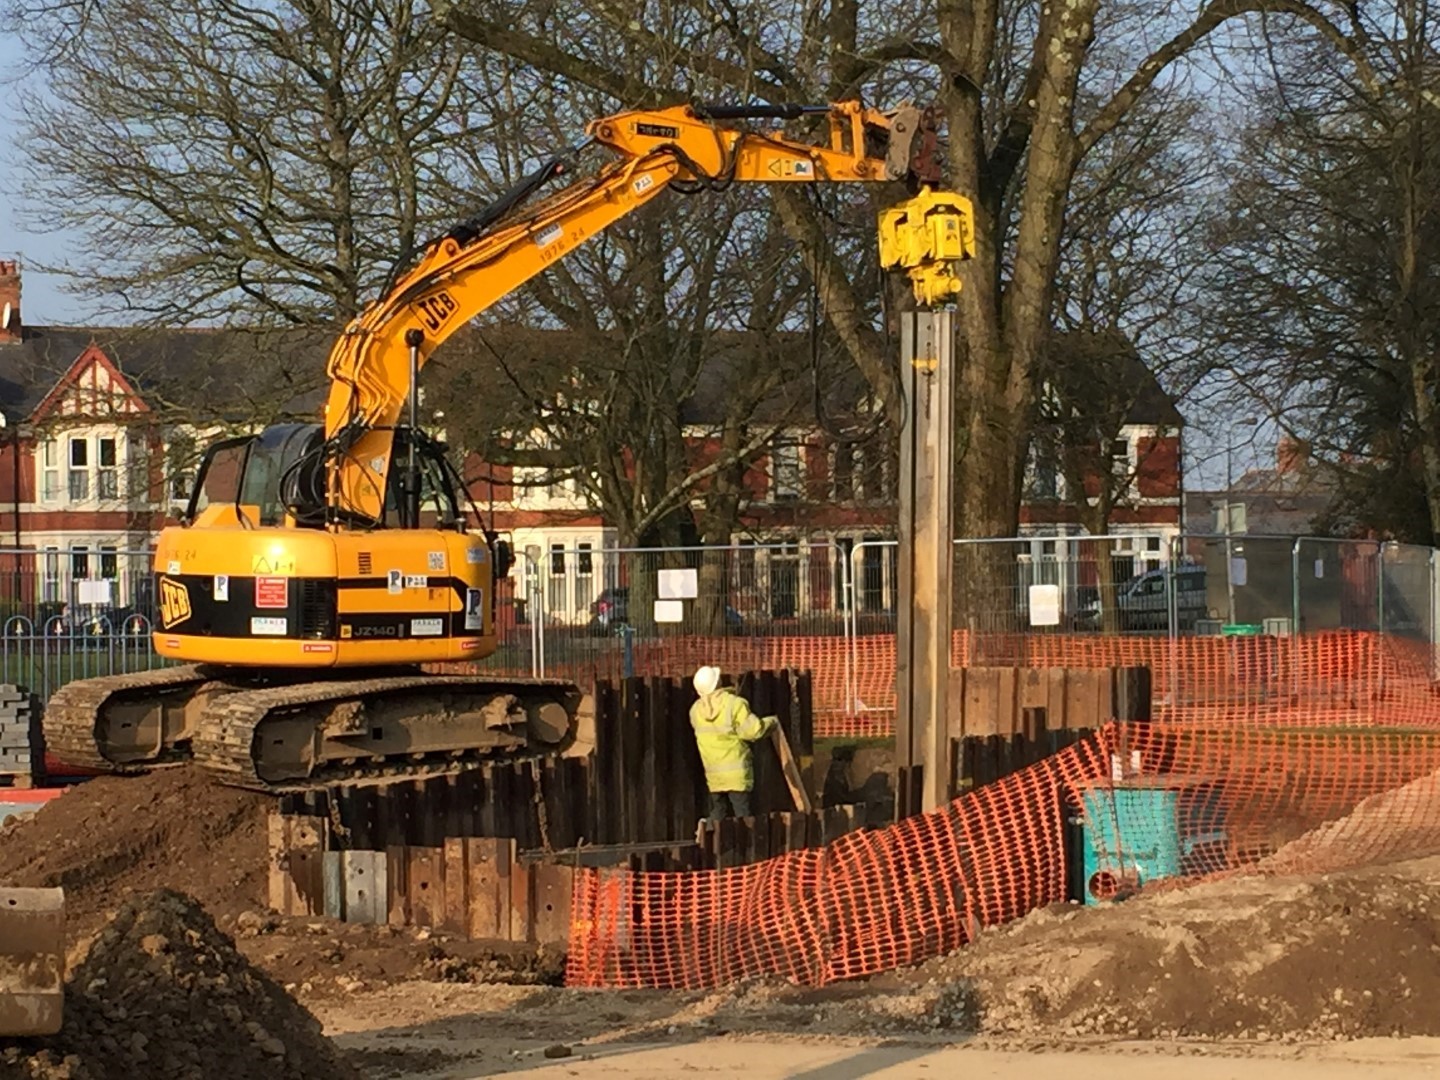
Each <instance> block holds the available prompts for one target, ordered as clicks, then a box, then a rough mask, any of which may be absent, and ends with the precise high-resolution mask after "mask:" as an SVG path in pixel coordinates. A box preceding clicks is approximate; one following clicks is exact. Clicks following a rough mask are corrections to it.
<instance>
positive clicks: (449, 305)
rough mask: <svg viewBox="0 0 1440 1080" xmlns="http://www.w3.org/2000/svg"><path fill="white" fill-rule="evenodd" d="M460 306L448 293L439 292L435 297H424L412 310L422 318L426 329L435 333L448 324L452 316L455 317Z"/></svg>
mask: <svg viewBox="0 0 1440 1080" xmlns="http://www.w3.org/2000/svg"><path fill="white" fill-rule="evenodd" d="M459 307H460V305H459V304H457V303H456V302H455V299H454V297H452V296H451V295H450V294H449V293H447V292H438V293H436V294H435V295H434V296H426V297H422V298H421V299H420V300H418V301H416V302H415V303H414V304H412V305H411V309H412V310H413V311H414V312H415V313H416V314H417V315H419V316H420V321H421V322H423V323H424V324H425V329H427V330H429V331H430V332H431V333H434V332H435V331H436V330H439V329H440V328H441V327H442V326H444V325H445V324H446V323H447V322H449V321H450V316H451V315H454V314H455V312H456V311H457V310H458V309H459Z"/></svg>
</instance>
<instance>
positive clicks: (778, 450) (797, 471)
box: [770, 441, 805, 503]
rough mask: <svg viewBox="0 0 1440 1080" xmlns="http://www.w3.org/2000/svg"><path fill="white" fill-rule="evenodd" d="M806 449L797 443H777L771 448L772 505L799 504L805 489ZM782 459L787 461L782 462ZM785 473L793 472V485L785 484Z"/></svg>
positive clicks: (786, 478)
mask: <svg viewBox="0 0 1440 1080" xmlns="http://www.w3.org/2000/svg"><path fill="white" fill-rule="evenodd" d="M803 450H804V448H803V447H802V446H801V445H800V444H799V443H797V442H784V441H781V442H776V443H775V445H774V446H772V447H771V448H770V501H771V502H772V503H782V502H783V503H792V502H799V501H800V499H801V496H802V494H803V493H804V487H805V454H804V452H803ZM782 457H783V458H784V459H785V460H783V461H782ZM782 470H783V472H785V473H788V472H790V471H791V470H793V472H794V480H793V483H785V481H786V480H788V479H789V478H788V477H785V476H783V474H782Z"/></svg>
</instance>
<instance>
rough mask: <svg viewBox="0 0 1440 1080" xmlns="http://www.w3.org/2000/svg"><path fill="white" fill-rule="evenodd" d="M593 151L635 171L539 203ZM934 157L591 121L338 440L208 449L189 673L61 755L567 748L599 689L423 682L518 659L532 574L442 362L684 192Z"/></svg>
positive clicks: (59, 716) (193, 513) (60, 738)
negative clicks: (468, 453)
mask: <svg viewBox="0 0 1440 1080" xmlns="http://www.w3.org/2000/svg"><path fill="white" fill-rule="evenodd" d="M807 114H816V115H817V117H819V116H823V117H825V118H826V119H827V120H828V124H829V138H828V140H827V142H826V143H824V144H821V145H811V144H808V143H805V142H801V141H795V140H792V139H788V138H786V137H784V136H783V135H781V134H780V133H779V131H778V130H776V131H770V132H758V131H753V130H749V129H748V128H741V127H737V126H735V125H734V124H733V123H732V122H733V121H740V120H772V121H778V120H786V119H795V118H799V117H801V116H805V115H807ZM590 143H598V144H600V145H601V146H603V147H606V148H607V149H608V150H610V151H613V153H614V154H615V155H617V158H618V159H617V160H611V161H609V162H608V163H606V164H605V165H604V166H602V167H601V168H599V169H598V170H596V171H595V172H594V173H593V174H592V175H589V176H585V177H582V178H581V179H577V180H575V181H573V182H571V183H569V184H568V186H566V187H564V188H562V189H561V190H559V191H558V192H557V193H555V194H554V195H552V196H550V197H548V198H546V199H543V200H541V201H539V202H537V203H535V204H534V205H527V203H528V201H529V200H530V198H531V197H532V196H533V195H535V194H536V192H537V191H538V190H539V189H540V188H541V187H542V186H543V185H544V184H546V183H547V182H548V181H550V180H551V179H553V178H554V177H556V176H559V175H561V174H566V173H568V172H569V170H570V166H571V162H572V161H573V160H574V158H575V156H576V154H577V153H578V151H579V150H580V149H582V148H583V147H584V146H586V145H588V144H590ZM933 149H934V135H933V127H932V126H931V125H930V124H929V122H928V120H927V119H926V114H924V113H922V112H921V111H920V110H919V109H917V108H914V107H911V106H907V107H904V108H901V109H898V110H895V111H891V112H880V111H876V110H873V109H867V108H864V107H863V106H861V105H860V104H859V103H858V102H841V103H838V104H832V105H823V106H765V107H726V106H722V107H701V106H676V107H673V108H667V109H659V110H653V111H643V112H627V113H621V114H619V115H616V116H610V117H606V118H604V119H600V120H596V121H593V122H591V123H590V124H589V125H588V127H587V139H586V140H585V142H583V143H581V144H579V146H576V147H572V148H570V149H569V150H567V152H566V153H565V154H563V155H561V156H559V157H556V158H555V159H553V160H551V161H549V162H547V163H546V164H544V165H543V166H542V167H541V168H540V169H538V170H537V171H536V172H535V173H533V174H531V176H529V177H527V178H526V179H525V180H524V181H522V182H521V183H520V184H518V185H517V186H516V187H515V188H514V189H512V190H511V191H509V192H507V193H506V194H505V195H504V196H502V197H501V198H500V199H498V200H497V201H496V202H494V203H493V204H491V205H490V206H489V207H487V208H486V209H484V210H483V211H482V212H480V213H479V214H478V215H476V216H475V217H473V218H471V219H469V220H467V221H464V222H462V223H460V224H459V225H457V226H455V227H454V228H453V229H451V230H450V232H449V233H448V234H446V235H445V236H442V237H440V238H439V239H437V240H435V241H434V242H432V243H430V244H429V245H428V246H427V247H426V248H425V250H424V251H423V252H422V253H421V254H420V255H419V256H418V258H417V259H416V260H415V261H414V263H413V264H412V265H411V266H410V267H409V268H408V269H407V270H405V271H404V272H403V273H402V274H400V275H399V276H398V278H397V279H396V280H395V281H394V283H393V285H392V286H391V287H389V288H388V289H386V290H385V292H384V295H383V296H381V297H380V298H379V299H378V300H377V301H375V302H374V303H373V304H371V305H370V306H369V307H368V308H367V309H366V310H365V311H364V312H363V313H362V314H360V315H359V316H358V317H357V318H356V319H355V320H354V321H353V322H352V323H351V324H350V325H349V326H347V327H346V328H345V330H344V332H343V334H342V335H341V336H340V338H339V340H338V341H337V342H336V344H335V346H334V348H333V350H332V352H331V355H330V360H329V365H328V369H327V370H328V374H329V377H330V380H331V384H330V393H329V399H328V402H327V404H326V408H325V414H324V423H323V424H286V425H279V426H275V427H271V428H268V429H266V430H264V431H262V432H260V433H259V434H257V435H253V436H247V437H244V438H236V439H229V440H226V441H222V442H219V443H216V444H214V445H212V446H210V447H209V448H208V450H207V451H206V453H205V455H204V457H203V459H202V462H201V464H200V468H199V471H198V477H197V480H196V484H195V489H194V493H193V494H192V496H191V499H190V503H189V507H188V509H187V511H186V513H185V514H184V516H183V519H182V523H181V524H179V525H176V526H172V527H169V528H166V529H165V530H164V531H163V532H162V533H161V535H160V539H159V543H158V546H157V551H156V554H155V563H154V572H155V575H156V579H157V580H156V589H155V594H156V597H157V601H158V607H159V611H158V617H157V623H156V627H155V633H154V647H155V650H156V652H158V653H159V654H160V655H161V656H164V657H166V658H168V659H171V660H179V661H185V663H183V664H180V665H176V666H170V667H165V668H160V669H156V670H152V671H145V672H138V673H133V674H126V675H116V676H109V677H103V678H96V679H87V680H81V681H78V682H73V683H70V684H68V685H67V686H64V687H63V688H61V689H60V690H59V691H58V692H57V693H56V694H55V695H54V696H53V697H52V698H51V700H50V702H49V704H48V707H47V709H46V715H45V729H46V737H47V740H48V743H49V746H50V748H51V749H52V750H53V751H54V752H55V753H56V754H57V755H58V756H59V757H60V758H61V759H62V760H65V761H68V762H71V763H73V764H77V765H82V766H88V767H91V768H97V769H101V770H107V771H119V772H125V771H143V770H144V769H146V768H149V767H151V766H154V765H158V764H164V763H170V762H177V761H183V760H187V759H191V758H193V759H194V760H195V761H197V762H199V763H200V764H202V765H203V766H204V767H206V768H208V769H210V770H212V771H213V772H214V773H216V774H217V775H218V776H219V778H220V779H222V780H225V781H227V782H230V783H234V784H239V785H243V786H249V787H257V788H260V789H262V790H275V789H282V790H283V789H291V788H295V787H303V786H306V785H308V784H312V783H320V782H329V781H332V780H336V779H350V778H353V777H357V776H361V775H366V774H374V773H385V772H394V771H406V772H408V771H424V770H428V769H434V768H437V767H448V766H449V765H450V764H451V763H453V762H454V761H455V760H456V759H458V758H464V757H471V756H475V755H482V754H493V755H534V754H543V753H558V752H562V751H563V750H564V749H566V748H567V747H568V746H569V745H571V744H572V743H573V740H574V739H575V735H576V732H577V729H578V726H579V724H580V723H581V719H582V716H583V713H584V710H585V708H586V703H585V699H584V696H583V695H582V693H581V691H580V690H579V688H578V687H576V686H574V685H572V684H569V683H565V682H560V681H553V680H524V679H512V678H507V677H501V676H491V675H484V674H445V675H440V674H431V673H428V672H427V671H425V670H424V669H423V668H422V665H425V664H431V663H435V662H444V661H473V660H479V659H481V658H483V657H486V656H489V655H490V654H491V653H493V652H494V651H495V649H496V642H497V637H496V627H495V616H496V609H495V583H496V581H497V580H500V579H502V578H503V577H504V576H505V575H506V574H507V573H508V571H509V564H510V556H509V551H508V547H507V545H505V544H504V543H502V542H500V541H498V540H497V538H496V537H495V536H494V535H493V534H492V533H490V532H488V531H487V530H485V529H484V527H483V525H481V526H480V528H479V531H478V534H477V533H472V532H470V531H468V530H467V518H466V514H465V512H464V510H463V509H462V500H464V499H465V493H464V491H463V490H462V485H461V484H459V483H458V482H457V480H458V478H457V475H456V472H455V470H454V469H453V467H451V466H450V465H449V464H448V462H447V461H446V459H445V456H444V452H443V450H444V448H443V447H441V446H439V445H438V444H437V443H435V442H434V441H433V440H432V439H431V438H430V437H428V436H427V435H426V433H425V432H424V431H423V430H422V429H421V428H420V426H419V425H418V423H417V422H416V401H415V393H416V384H417V380H418V377H419V373H420V370H421V368H422V367H423V366H424V364H425V362H426V360H427V358H428V357H429V356H430V355H431V354H432V352H433V351H434V350H435V349H436V348H437V347H438V346H439V345H441V343H443V342H444V341H445V340H446V338H448V337H449V336H450V335H451V334H452V333H454V332H455V331H456V330H458V329H459V328H460V327H462V326H464V325H465V324H466V323H467V322H469V321H470V320H471V319H472V318H473V317H475V316H476V315H478V314H479V313H480V312H483V311H484V310H485V309H487V308H489V307H490V306H491V305H493V304H494V303H495V302H496V301H498V300H499V299H501V298H502V297H504V296H505V295H506V294H508V293H510V292H512V291H513V290H515V289H516V288H518V287H519V286H520V285H521V284H522V283H524V282H525V281H527V280H528V279H530V278H531V277H533V276H534V275H536V274H538V273H540V272H541V271H542V270H544V269H545V268H546V267H547V266H548V265H550V264H551V263H553V262H555V261H556V260H557V259H560V258H561V257H563V256H565V255H566V254H567V253H569V252H571V251H573V250H575V248H577V247H578V246H579V245H580V244H582V243H584V242H585V241H586V240H588V239H590V238H591V237H593V236H595V235H596V234H597V233H599V232H600V231H602V230H603V229H605V228H606V227H607V226H609V225H611V224H612V223H613V222H615V221H617V220H619V219H620V218H622V217H624V216H625V215H627V214H629V213H631V212H632V211H634V210H636V209H638V208H639V207H641V206H643V205H645V204H646V203H648V202H649V201H650V200H652V199H654V198H655V197H656V196H658V195H659V194H660V193H661V192H662V191H664V190H666V189H667V188H674V189H676V190H678V191H682V192H687V193H688V192H692V191H698V190H704V189H706V188H710V187H716V186H720V185H724V184H728V183H730V182H732V181H741V182H757V183H847V182H882V181H907V182H908V183H909V184H910V185H911V188H912V190H914V188H915V187H916V186H917V185H918V184H928V183H934V182H935V181H936V180H937V179H938V178H937V177H936V176H935V175H934V168H935V166H934V163H933V157H932V154H933ZM407 403H408V414H409V415H408V422H407V418H406V417H405V415H404V414H405V413H406V411H407ZM476 520H477V523H478V515H477V519H476Z"/></svg>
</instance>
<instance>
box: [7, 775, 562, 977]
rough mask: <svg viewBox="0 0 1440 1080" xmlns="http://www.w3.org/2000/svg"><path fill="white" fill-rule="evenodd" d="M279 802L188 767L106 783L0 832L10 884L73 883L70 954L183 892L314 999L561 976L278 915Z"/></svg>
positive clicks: (431, 941) (555, 959)
mask: <svg viewBox="0 0 1440 1080" xmlns="http://www.w3.org/2000/svg"><path fill="white" fill-rule="evenodd" d="M274 805H275V800H274V798H272V797H270V796H267V795H265V794H263V793H261V792H253V791H244V790H241V789H238V788H233V787H227V786H226V785H224V784H220V783H217V782H215V781H214V780H212V779H211V778H210V777H209V776H208V775H207V774H206V773H205V772H204V771H203V770H201V769H200V768H198V767H196V766H190V765H176V766H171V767H166V768H162V769H156V770H154V771H153V772H149V773H145V774H142V775H139V776H102V777H97V778H95V779H93V780H87V781H85V782H84V783H82V784H79V785H77V786H76V787H74V788H73V789H72V790H70V791H67V792H65V794H63V795H61V796H60V797H59V798H56V799H52V800H51V801H50V802H49V803H47V804H46V805H45V806H44V807H42V808H41V809H40V810H39V811H37V812H36V813H34V814H30V815H26V816H24V817H17V818H12V819H11V820H10V821H9V822H7V823H6V824H5V825H4V826H3V827H0V884H3V885H19V886H42V887H53V886H57V885H58V886H61V887H63V888H64V889H65V921H66V932H67V935H68V937H69V939H70V942H71V946H72V955H79V954H82V953H83V949H84V946H85V943H86V942H87V940H88V939H89V938H90V937H91V936H92V935H93V934H94V933H95V932H96V931H97V930H98V929H99V928H100V926H101V925H102V924H103V923H104V922H105V920H106V918H107V917H109V916H111V915H113V914H114V913H115V910H116V909H117V908H118V907H119V905H120V904H121V903H122V902H124V901H125V900H126V899H127V898H130V897H134V896H137V895H142V894H145V893H149V892H151V891H153V890H156V889H165V888H169V889H179V890H183V891H184V892H185V893H186V895H188V896H192V897H194V898H195V899H196V900H197V901H199V902H200V904H201V905H202V906H203V907H204V908H205V909H206V911H207V912H209V914H210V915H211V916H212V917H213V918H214V919H215V921H216V923H217V924H218V925H219V927H220V929H221V930H223V931H225V932H226V933H229V934H231V935H232V936H233V937H234V938H235V939H236V940H237V942H238V944H239V948H240V951H241V952H242V953H244V955H245V956H246V957H247V958H248V959H249V960H250V961H251V962H252V963H255V964H257V965H259V966H260V967H261V968H263V969H264V970H265V971H267V972H268V973H269V974H270V975H272V976H273V977H274V978H276V979H278V980H280V982H281V983H282V984H283V985H284V986H285V988H286V989H288V990H290V991H292V992H298V993H302V994H304V995H307V996H308V995H315V996H327V995H343V994H349V993H354V992H355V991H356V990H357V989H361V988H365V987H370V986H375V985H387V984H390V983H394V982H404V981H409V980H414V979H434V980H439V981H453V982H459V981H466V982H481V981H490V982H514V983H522V984H533V983H558V982H559V981H561V979H562V976H563V967H564V960H563V957H560V956H553V955H547V954H545V953H537V952H536V951H535V950H533V949H524V948H517V949H515V950H510V951H496V950H494V949H493V948H489V947H485V946H480V945H476V944H473V943H471V942H468V941H464V940H458V939H452V938H450V937H448V936H446V935H443V934H438V933H432V932H430V931H426V930H416V929H409V928H392V927H388V926H360V925H353V924H346V923H343V922H340V921H338V920H335V919H326V918H318V917H315V918H300V919H286V918H280V917H278V916H275V915H272V914H270V913H269V911H268V910H267V907H268V897H267V895H266V894H267V882H266V878H267V874H268V869H269V840H268V836H267V826H266V818H267V815H268V813H269V811H270V810H271V808H272V807H274Z"/></svg>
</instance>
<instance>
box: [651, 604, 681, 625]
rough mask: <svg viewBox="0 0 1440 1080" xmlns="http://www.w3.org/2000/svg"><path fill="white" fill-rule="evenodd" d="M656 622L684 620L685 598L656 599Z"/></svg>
mask: <svg viewBox="0 0 1440 1080" xmlns="http://www.w3.org/2000/svg"><path fill="white" fill-rule="evenodd" d="M655 621H656V622H684V621H685V602H684V601H683V600H656V601H655Z"/></svg>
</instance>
